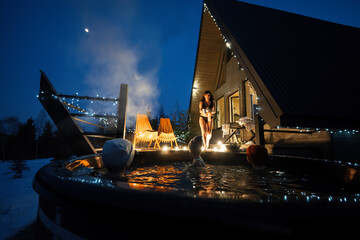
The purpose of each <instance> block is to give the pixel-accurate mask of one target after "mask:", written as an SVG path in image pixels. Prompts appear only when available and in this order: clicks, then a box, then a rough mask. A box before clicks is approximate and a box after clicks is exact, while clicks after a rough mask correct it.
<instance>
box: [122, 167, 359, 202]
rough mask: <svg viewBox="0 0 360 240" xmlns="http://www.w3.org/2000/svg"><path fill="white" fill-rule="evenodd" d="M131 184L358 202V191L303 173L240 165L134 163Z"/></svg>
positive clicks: (227, 195) (234, 195) (204, 193)
mask: <svg viewBox="0 0 360 240" xmlns="http://www.w3.org/2000/svg"><path fill="white" fill-rule="evenodd" d="M126 176H127V177H128V184H129V186H131V187H135V188H136V187H139V186H140V187H141V188H142V187H147V188H154V189H155V190H162V191H167V190H168V191H181V192H185V193H187V194H189V195H193V196H201V197H215V198H223V199H232V200H249V201H256V202H266V201H268V202H270V201H301V202H302V201H305V202H310V201H330V202H333V201H340V202H343V201H344V202H346V201H348V202H350V201H351V202H358V201H359V200H360V194H357V193H356V192H353V190H351V191H350V190H349V189H346V188H344V186H341V185H336V184H334V183H333V182H331V183H330V182H328V181H327V180H326V179H318V178H317V179H313V178H311V177H310V176H308V175H304V173H297V172H290V171H283V170H276V169H270V168H268V169H264V170H256V169H253V168H251V167H249V166H243V165H235V166H229V165H211V164H207V165H206V166H205V167H200V168H199V167H193V166H192V164H191V163H189V162H180V163H172V164H166V163H164V164H156V165H154V164H149V165H146V164H145V165H144V164H134V165H133V166H132V167H131V168H130V169H128V170H127V171H126Z"/></svg>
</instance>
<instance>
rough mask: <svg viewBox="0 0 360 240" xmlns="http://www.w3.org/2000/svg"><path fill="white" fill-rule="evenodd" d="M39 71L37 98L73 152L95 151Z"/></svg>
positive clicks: (85, 153) (92, 152) (80, 153)
mask: <svg viewBox="0 0 360 240" xmlns="http://www.w3.org/2000/svg"><path fill="white" fill-rule="evenodd" d="M40 72H41V78H40V91H39V100H40V102H41V104H42V105H43V107H44V108H45V110H46V111H47V112H48V114H49V116H50V118H51V119H52V120H53V122H54V123H55V125H56V127H57V128H58V129H59V132H60V133H61V134H62V135H63V136H64V138H65V140H66V142H67V143H68V144H69V146H70V147H71V148H72V150H73V152H74V154H76V155H78V156H82V155H89V154H94V153H97V152H96V150H95V149H94V147H93V146H92V144H91V142H90V141H89V139H88V138H87V137H86V136H84V135H83V134H82V131H81V129H80V128H79V126H78V125H77V124H76V122H75V121H74V119H73V118H72V117H71V115H70V112H69V111H68V109H67V108H66V107H65V105H64V104H63V103H62V102H61V101H60V99H59V98H58V93H57V92H56V90H55V88H54V86H53V85H52V84H51V82H50V80H49V79H48V77H47V76H46V75H45V73H44V72H42V71H41V70H40Z"/></svg>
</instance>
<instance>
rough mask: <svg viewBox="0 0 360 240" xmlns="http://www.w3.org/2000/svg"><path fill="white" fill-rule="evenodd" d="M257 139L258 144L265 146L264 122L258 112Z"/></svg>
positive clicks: (256, 115) (256, 116) (256, 120)
mask: <svg viewBox="0 0 360 240" xmlns="http://www.w3.org/2000/svg"><path fill="white" fill-rule="evenodd" d="M254 118H255V141H256V144H257V145H261V146H265V137H264V123H263V122H262V120H261V117H260V115H259V114H258V113H256V114H255V117H254Z"/></svg>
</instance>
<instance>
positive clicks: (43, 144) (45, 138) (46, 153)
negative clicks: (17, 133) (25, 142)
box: [39, 121, 55, 157]
mask: <svg viewBox="0 0 360 240" xmlns="http://www.w3.org/2000/svg"><path fill="white" fill-rule="evenodd" d="M54 142H55V136H54V133H53V125H52V124H51V122H50V121H47V122H46V123H45V127H44V129H43V130H42V134H41V136H40V137H39V156H40V157H52V156H53V154H54V147H55V146H54Z"/></svg>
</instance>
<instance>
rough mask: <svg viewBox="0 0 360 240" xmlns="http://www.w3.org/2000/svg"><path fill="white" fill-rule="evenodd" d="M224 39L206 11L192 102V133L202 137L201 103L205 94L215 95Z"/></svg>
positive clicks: (199, 44) (201, 28)
mask: <svg viewBox="0 0 360 240" xmlns="http://www.w3.org/2000/svg"><path fill="white" fill-rule="evenodd" d="M223 44H224V41H223V38H222V36H221V32H220V30H219V29H218V27H216V25H215V23H214V21H213V19H212V18H211V17H210V15H209V13H208V12H207V11H206V12H204V13H203V16H202V20H201V27H200V35H199V43H198V52H197V56H196V63H195V72H194V79H193V88H192V92H191V101H190V118H191V119H190V124H189V127H190V133H191V136H190V137H192V136H195V135H200V127H199V102H200V99H201V97H202V96H203V93H204V92H205V91H206V90H210V91H211V92H212V93H214V90H215V85H216V82H217V78H218V76H219V71H220V69H221V68H219V66H220V64H221V60H220V59H222V54H223Z"/></svg>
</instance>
